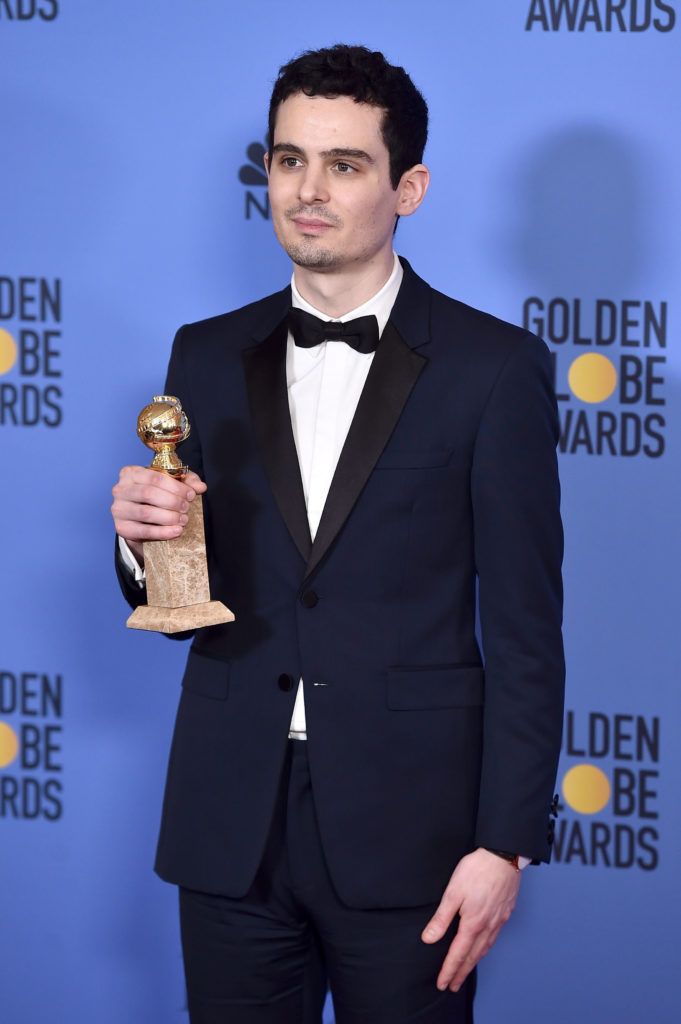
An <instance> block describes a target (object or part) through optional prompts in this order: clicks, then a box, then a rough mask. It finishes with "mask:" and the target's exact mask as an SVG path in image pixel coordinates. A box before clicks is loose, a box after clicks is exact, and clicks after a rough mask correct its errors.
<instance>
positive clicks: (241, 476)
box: [119, 260, 564, 908]
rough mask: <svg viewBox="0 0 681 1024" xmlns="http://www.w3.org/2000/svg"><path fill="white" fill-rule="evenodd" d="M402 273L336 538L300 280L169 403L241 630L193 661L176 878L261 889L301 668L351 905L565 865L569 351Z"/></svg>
mask: <svg viewBox="0 0 681 1024" xmlns="http://www.w3.org/2000/svg"><path fill="white" fill-rule="evenodd" d="M402 263H403V266H404V279H403V283H402V286H401V289H400V292H399V295H398V298H397V301H396V303H395V306H394V308H393V311H392V314H391V317H390V321H389V323H388V325H387V327H386V328H385V331H384V332H383V334H382V336H381V340H380V343H379V346H378V349H377V351H376V355H375V358H374V361H373V363H372V365H371V369H370V372H369V376H368V378H367V381H366V385H365V388H364V390H363V392H362V395H361V398H360V402H359V405H358V408H357V412H356V414H355V417H354V419H353V422H352V425H351V427H350V431H349V434H348V437H347V440H346V443H345V446H344V448H343V450H342V453H341V456H340V460H339V463H338V466H337V469H336V472H335V475H334V477H333V481H332V484H331V488H330V491H329V495H328V499H327V502H326V505H325V508H324V512H323V515H322V519H321V522H320V524H319V529H318V532H317V534H316V536H315V540H314V543H312V541H311V539H310V533H309V528H308V523H307V515H306V509H305V501H304V497H303V488H302V483H301V476H300V471H299V467H298V461H297V456H296V450H295V443H294V438H293V432H292V428H291V421H290V416H289V408H288V397H287V389H286V370H285V352H286V325H285V314H286V312H287V310H288V308H289V306H290V301H291V296H290V289H289V288H285V289H284V290H283V291H281V292H278V293H276V294H275V295H272V296H269V297H268V298H265V299H263V300H261V301H259V302H256V303H253V304H252V305H249V306H246V307H245V308H243V309H240V310H237V311H236V312H233V313H228V314H226V315H224V316H219V317H215V318H213V319H210V320H205V321H202V322H200V323H196V324H191V325H188V326H185V327H183V328H181V330H180V331H179V332H178V334H177V336H176V339H175V343H174V346H173V352H172V357H171V361H170V368H169V371H168V379H167V384H166V393H168V394H174V395H177V396H178V397H179V398H180V400H181V402H182V405H183V406H184V408H185V409H186V411H187V414H188V416H189V419H190V422H191V424H192V433H191V436H190V438H189V439H188V440H187V442H186V443H185V444H184V445H183V446H182V449H181V455H182V458H183V461H184V462H187V463H188V464H189V465H190V466H191V467H192V468H193V469H194V470H196V472H198V473H199V474H200V475H201V476H202V477H203V478H204V479H205V481H206V483H207V485H208V491H207V494H206V496H205V498H204V503H205V514H206V540H207V547H208V552H209V563H210V579H211V592H212V597H213V598H215V599H219V600H222V601H224V602H225V604H227V605H228V607H230V608H231V609H232V610H233V611H234V613H235V615H236V621H235V622H234V623H230V624H227V625H224V626H217V627H211V628H207V629H202V630H198V631H197V632H196V634H195V636H194V639H193V643H192V645H191V648H190V651H189V657H188V660H187V667H186V671H185V674H184V679H183V682H182V697H181V701H180V706H179V710H178V716H177V722H176V727H175V733H174V738H173V744H172V750H171V754H170V762H169V767H168V779H167V785H166V793H165V800H164V807H163V819H162V826H161V833H160V838H159V845H158V853H157V862H156V870H157V871H158V873H159V874H160V875H161V877H163V878H165V879H167V880H169V881H172V882H175V883H179V884H181V885H184V886H187V887H189V888H193V889H197V890H202V891H205V892H212V893H222V894H225V895H227V896H232V897H238V896H241V895H243V894H244V893H245V892H246V891H247V890H248V888H249V886H250V884H251V882H252V881H253V878H254V875H255V872H256V870H257V867H258V865H259V861H260V858H261V855H262V853H263V848H264V845H265V841H266V837H267V833H268V829H269V826H270V821H271V816H272V810H273V806H274V801H275V797H276V794H277V787H278V784H279V780H280V775H281V771H282V765H283V763H284V759H285V753H286V747H287V742H288V739H287V735H288V728H289V722H290V719H291V713H292V709H293V703H294V699H295V694H296V687H297V682H298V679H299V677H300V676H301V675H302V677H303V679H304V680H305V706H306V714H307V726H308V737H309V738H308V741H307V743H308V753H309V760H310V768H311V775H312V782H313V791H314V799H315V805H316V810H317V815H318V822H319V829H320V832H321V837H322V841H323V846H324V851H325V855H326V859H327V862H328V867H329V871H330V873H331V876H332V879H333V882H334V885H335V887H336V889H337V892H338V894H339V895H340V897H341V899H343V900H344V901H345V902H346V903H347V904H348V905H351V906H354V907H365V908H369V907H393V906H416V905H420V904H425V903H429V902H434V901H437V900H438V899H439V898H440V896H441V894H442V891H443V889H444V886H445V885H446V883H447V881H448V879H449V877H450V874H451V872H452V871H453V869H454V867H455V866H456V864H457V861H458V860H459V859H460V858H461V857H462V856H463V855H464V854H466V853H467V852H469V851H470V850H472V849H474V848H475V847H477V846H487V847H490V848H497V849H502V850H508V851H511V852H513V853H516V852H517V853H522V854H525V855H527V856H530V857H533V858H535V859H538V860H548V858H549V851H550V842H551V835H552V829H551V824H550V820H551V819H550V801H551V794H552V791H553V785H554V780H555V773H556V765H557V759H558V753H559V745H560V735H561V724H562V703H563V680H564V664H563V650H562V642H561V605H562V587H561V558H562V529H561V522H560V513H559V484H558V475H557V467H556V451H555V449H556V441H557V414H556V405H555V398H554V394H553V388H552V375H551V367H550V362H549V356H548V352H547V349H546V346H545V345H544V343H543V342H541V341H539V340H538V339H537V338H536V337H534V336H533V335H531V334H528V333H526V332H524V331H522V330H520V329H519V328H517V327H513V326H511V325H510V324H506V323H503V322H502V321H499V320H496V319H494V318H493V317H491V316H488V315H486V314H484V313H480V312H478V311H476V310H474V309H471V308H470V307H468V306H465V305H463V304H462V303H460V302H456V301H454V300H453V299H450V298H447V297H446V296H444V295H442V294H440V293H439V292H436V291H434V290H433V289H432V288H430V287H429V286H428V285H427V284H426V283H425V282H424V281H423V280H421V279H420V278H419V277H418V276H417V275H416V274H415V273H414V272H413V270H412V269H411V268H410V266H409V265H408V264H407V263H406V261H404V260H403V261H402ZM119 577H120V580H121V584H122V586H123V589H124V593H125V595H126V597H127V598H128V600H129V601H130V603H131V604H139V603H140V601H143V600H144V591H143V590H140V589H139V588H138V587H136V586H135V585H134V584H132V585H131V583H130V579H129V576H128V575H127V574H126V572H125V570H123V569H122V567H121V566H120V564H119ZM478 599H479V614H480V624H481V632H482V648H483V652H484V659H483V656H481V651H480V647H479V645H478V642H477V640H476V601H477V600H478Z"/></svg>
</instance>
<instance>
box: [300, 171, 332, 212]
mask: <svg viewBox="0 0 681 1024" xmlns="http://www.w3.org/2000/svg"><path fill="white" fill-rule="evenodd" d="M298 195H299V196H300V201H301V203H304V204H305V205H306V206H310V205H312V203H327V202H328V201H329V192H328V187H327V185H326V178H325V175H324V172H323V168H322V167H319V166H313V165H312V164H308V165H307V167H306V168H305V170H304V171H303V173H302V174H301V175H300V178H299V188H298Z"/></svg>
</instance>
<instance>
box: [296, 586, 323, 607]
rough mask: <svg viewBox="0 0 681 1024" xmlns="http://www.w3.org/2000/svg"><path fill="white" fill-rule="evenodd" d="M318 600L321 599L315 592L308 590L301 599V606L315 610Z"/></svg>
mask: <svg viewBox="0 0 681 1024" xmlns="http://www.w3.org/2000/svg"><path fill="white" fill-rule="evenodd" d="M318 600H319V598H318V597H317V595H316V594H315V592H314V590H306V591H305V593H304V594H303V595H302V597H301V599H300V601H301V604H303V605H304V606H305V608H314V606H315V605H316V603H317V601H318Z"/></svg>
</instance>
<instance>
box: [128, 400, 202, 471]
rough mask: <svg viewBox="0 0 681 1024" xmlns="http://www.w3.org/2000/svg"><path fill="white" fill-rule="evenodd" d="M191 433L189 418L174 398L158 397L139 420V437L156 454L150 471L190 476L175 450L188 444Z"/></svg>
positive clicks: (144, 409)
mask: <svg viewBox="0 0 681 1024" xmlns="http://www.w3.org/2000/svg"><path fill="white" fill-rule="evenodd" d="M189 433H190V426H189V420H188V419H187V415H186V413H185V412H184V410H183V409H182V406H181V405H180V402H179V400H178V399H177V398H175V397H174V396H173V395H154V398H153V400H152V401H151V402H150V403H149V405H145V407H144V408H143V409H142V411H141V413H140V414H139V416H138V417H137V436H138V437H139V439H140V441H142V442H143V443H144V444H145V445H146V446H147V448H151V449H152V450H153V451H154V452H156V455H155V456H154V459H153V461H152V463H151V465H150V467H149V468H150V469H155V470H157V471H158V472H160V473H169V474H170V475H171V476H184V474H185V473H187V472H188V467H187V466H184V465H183V464H182V462H181V461H180V459H179V458H178V457H177V455H176V454H175V446H176V445H178V444H180V443H181V442H182V441H185V440H186V439H187V438H188V437H189Z"/></svg>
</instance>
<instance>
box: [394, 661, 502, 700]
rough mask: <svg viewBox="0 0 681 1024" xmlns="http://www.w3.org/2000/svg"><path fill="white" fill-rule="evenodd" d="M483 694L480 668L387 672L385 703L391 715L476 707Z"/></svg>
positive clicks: (438, 668) (414, 668)
mask: <svg viewBox="0 0 681 1024" xmlns="http://www.w3.org/2000/svg"><path fill="white" fill-rule="evenodd" d="M484 691H485V674H484V671H483V668H482V665H443V666H441V667H437V666H433V667H428V666H424V667H423V668H418V667H411V668H390V669H388V680H387V701H388V707H389V708H392V709H393V710H394V711H410V710H412V709H418V708H470V707H476V706H478V705H480V704H482V703H483V700H484Z"/></svg>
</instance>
